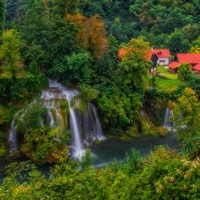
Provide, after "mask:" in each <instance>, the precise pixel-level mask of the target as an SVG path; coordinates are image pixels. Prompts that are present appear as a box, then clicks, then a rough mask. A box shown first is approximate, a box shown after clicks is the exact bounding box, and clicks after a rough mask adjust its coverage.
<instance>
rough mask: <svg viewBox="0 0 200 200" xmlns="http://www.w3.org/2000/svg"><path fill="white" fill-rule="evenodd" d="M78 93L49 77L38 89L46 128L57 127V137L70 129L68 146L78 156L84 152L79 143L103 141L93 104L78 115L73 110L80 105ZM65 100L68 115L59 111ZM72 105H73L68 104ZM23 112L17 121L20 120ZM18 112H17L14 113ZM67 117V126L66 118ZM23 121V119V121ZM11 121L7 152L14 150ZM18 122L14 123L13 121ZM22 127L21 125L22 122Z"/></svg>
mask: <svg viewBox="0 0 200 200" xmlns="http://www.w3.org/2000/svg"><path fill="white" fill-rule="evenodd" d="M79 95H80V93H79V92H78V91H77V90H69V89H67V88H66V87H64V86H63V85H62V84H60V83H58V82H56V81H52V80H49V87H48V88H46V89H45V90H43V91H42V95H41V102H42V104H43V105H44V106H45V107H46V108H47V114H46V123H45V124H44V125H47V126H49V127H54V128H57V129H58V132H57V138H56V139H59V134H63V133H64V132H65V130H67V129H68V128H70V130H71V139H72V144H71V145H72V149H73V150H74V152H73V156H74V157H78V156H81V155H82V154H83V153H84V146H83V143H84V142H86V143H87V144H89V143H91V141H93V140H96V139H98V140H104V139H105V137H104V136H103V133H102V129H101V125H100V121H99V118H98V113H97V110H96V108H95V106H94V105H93V104H91V103H89V104H88V105H87V110H86V111H85V112H84V114H82V113H81V112H79V111H77V110H78V109H79V108H80V104H81V103H80V99H79ZM61 101H65V102H67V103H68V105H67V107H68V110H69V115H68V113H66V114H65V115H63V113H61V108H60V102H61ZM71 104H73V105H71ZM23 111H24V110H22V111H19V113H22V114H21V116H20V118H19V119H20V120H21V121H22V122H23V115H24V114H23ZM18 115H19V114H18ZM68 117H69V127H68V124H67V119H68ZM23 123H24V122H23ZM14 124H15V123H14V120H13V121H12V123H11V129H10V134H9V143H10V149H11V153H13V152H14V151H16V150H17V146H18V145H17V133H16V130H17V125H16V126H14ZM16 124H18V122H17V123H16ZM24 126H25V125H24Z"/></svg>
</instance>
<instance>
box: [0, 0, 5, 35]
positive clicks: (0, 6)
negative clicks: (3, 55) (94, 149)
mask: <svg viewBox="0 0 200 200" xmlns="http://www.w3.org/2000/svg"><path fill="white" fill-rule="evenodd" d="M5 7H6V1H5V0H1V1H0V36H1V34H2V32H3V30H4V23H5V11H6V9H5Z"/></svg>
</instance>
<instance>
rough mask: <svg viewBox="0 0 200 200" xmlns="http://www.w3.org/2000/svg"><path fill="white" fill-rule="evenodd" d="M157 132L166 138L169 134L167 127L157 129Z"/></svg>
mask: <svg viewBox="0 0 200 200" xmlns="http://www.w3.org/2000/svg"><path fill="white" fill-rule="evenodd" d="M156 132H157V133H158V134H159V135H160V136H163V137H165V136H166V135H167V134H168V130H167V128H166V127H163V126H160V127H157V130H156Z"/></svg>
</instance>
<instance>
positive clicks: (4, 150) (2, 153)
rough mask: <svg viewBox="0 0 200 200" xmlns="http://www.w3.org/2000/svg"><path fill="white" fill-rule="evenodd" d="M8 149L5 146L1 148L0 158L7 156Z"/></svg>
mask: <svg viewBox="0 0 200 200" xmlns="http://www.w3.org/2000/svg"><path fill="white" fill-rule="evenodd" d="M6 153H7V152H6V148H5V147H4V146H1V147H0V157H2V156H5V155H6Z"/></svg>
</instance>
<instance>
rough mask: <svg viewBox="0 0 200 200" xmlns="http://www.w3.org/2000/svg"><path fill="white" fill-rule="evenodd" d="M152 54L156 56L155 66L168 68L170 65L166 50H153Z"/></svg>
mask: <svg viewBox="0 0 200 200" xmlns="http://www.w3.org/2000/svg"><path fill="white" fill-rule="evenodd" d="M153 52H154V53H155V54H156V55H157V57H158V61H157V65H161V66H168V65H169V63H170V52H169V50H168V49H154V50H153Z"/></svg>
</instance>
